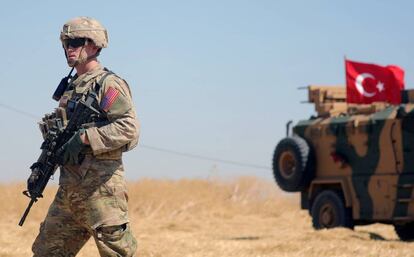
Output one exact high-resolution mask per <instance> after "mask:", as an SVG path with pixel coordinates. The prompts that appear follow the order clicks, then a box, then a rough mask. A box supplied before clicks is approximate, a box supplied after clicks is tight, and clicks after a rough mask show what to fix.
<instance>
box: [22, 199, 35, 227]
mask: <svg viewBox="0 0 414 257" xmlns="http://www.w3.org/2000/svg"><path fill="white" fill-rule="evenodd" d="M34 202H36V199H34V198H32V200H30V203H29V205H28V206H27V208H26V210H25V211H24V213H23V216H22V218H21V219H20V222H19V226H23V223H24V221H25V220H26V217H27V214H29V211H30V208H32V205H33V203H34Z"/></svg>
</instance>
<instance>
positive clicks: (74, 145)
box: [59, 128, 86, 165]
mask: <svg viewBox="0 0 414 257" xmlns="http://www.w3.org/2000/svg"><path fill="white" fill-rule="evenodd" d="M84 133H85V129H83V128H82V129H80V130H78V131H77V132H76V133H75V134H74V135H73V136H72V137H71V138H70V139H69V140H68V142H66V143H65V144H64V145H63V146H62V147H61V148H60V149H59V155H60V154H62V158H61V163H62V165H66V164H69V165H77V164H79V154H80V152H81V151H82V150H83V149H84V148H85V146H86V145H85V144H84V143H83V142H82V140H81V138H80V136H81V134H84Z"/></svg>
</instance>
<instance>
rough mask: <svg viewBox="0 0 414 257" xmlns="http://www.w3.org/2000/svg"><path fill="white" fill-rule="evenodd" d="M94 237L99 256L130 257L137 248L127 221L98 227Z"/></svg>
mask: <svg viewBox="0 0 414 257" xmlns="http://www.w3.org/2000/svg"><path fill="white" fill-rule="evenodd" d="M94 238H95V242H96V245H97V246H98V250H99V254H100V255H101V257H119V256H122V257H132V256H133V255H134V253H135V251H136V249H137V241H136V240H135V237H134V235H133V234H132V232H131V228H130V225H129V223H125V224H122V225H117V226H101V227H98V228H97V229H96V233H95V235H94Z"/></svg>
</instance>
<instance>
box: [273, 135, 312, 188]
mask: <svg viewBox="0 0 414 257" xmlns="http://www.w3.org/2000/svg"><path fill="white" fill-rule="evenodd" d="M314 163H315V161H314V158H313V156H312V155H311V149H310V147H309V145H308V143H306V141H305V140H304V139H303V138H301V137H297V136H295V137H286V138H284V139H282V140H281V141H280V142H279V144H277V146H276V149H275V153H274V155H273V175H274V177H275V180H276V183H277V184H278V185H279V187H280V188H282V189H283V190H285V191H288V192H297V191H301V190H302V189H304V188H305V187H306V186H308V185H309V183H310V181H311V180H312V178H313V176H314Z"/></svg>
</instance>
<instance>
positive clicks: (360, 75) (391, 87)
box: [345, 60, 404, 104]
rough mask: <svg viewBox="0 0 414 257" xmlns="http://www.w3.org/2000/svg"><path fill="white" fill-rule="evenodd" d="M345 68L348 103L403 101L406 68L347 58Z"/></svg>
mask: <svg viewBox="0 0 414 257" xmlns="http://www.w3.org/2000/svg"><path fill="white" fill-rule="evenodd" d="M345 68H346V99H347V100H346V101H347V102H348V103H364V104H369V103H372V102H389V103H392V104H400V103H401V90H403V89H404V70H403V69H401V68H400V67H398V66H394V65H389V66H379V65H376V64H370V63H360V62H354V61H349V60H345Z"/></svg>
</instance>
